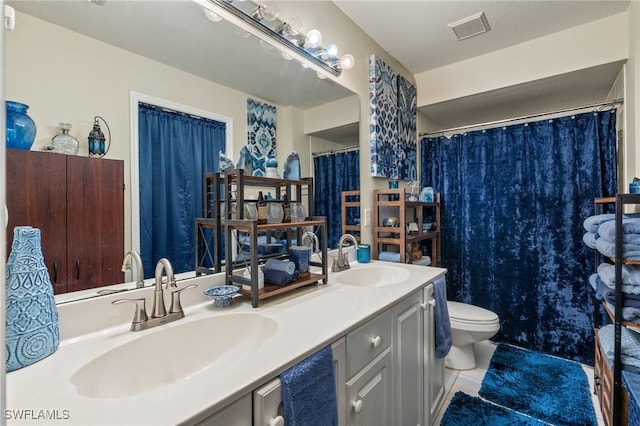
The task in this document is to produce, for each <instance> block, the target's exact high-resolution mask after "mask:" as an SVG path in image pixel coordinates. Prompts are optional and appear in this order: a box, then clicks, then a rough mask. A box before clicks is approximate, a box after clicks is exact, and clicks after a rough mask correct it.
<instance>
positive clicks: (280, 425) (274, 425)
mask: <svg viewBox="0 0 640 426" xmlns="http://www.w3.org/2000/svg"><path fill="white" fill-rule="evenodd" d="M269 426H284V417H282V416H276V417H275V418H273V419H271V420H269Z"/></svg>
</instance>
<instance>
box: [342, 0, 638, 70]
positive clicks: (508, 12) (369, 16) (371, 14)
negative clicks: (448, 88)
mask: <svg viewBox="0 0 640 426" xmlns="http://www.w3.org/2000/svg"><path fill="white" fill-rule="evenodd" d="M334 3H335V4H336V5H337V6H338V7H339V8H340V9H342V11H343V12H344V13H345V14H346V15H347V16H349V18H351V20H352V21H353V22H355V23H356V24H357V25H358V26H359V27H360V28H362V29H363V30H364V31H365V32H366V33H368V34H369V35H370V36H371V38H373V39H374V40H375V41H376V42H377V43H378V44H379V45H380V46H381V47H382V48H383V49H384V50H385V51H387V52H388V53H389V54H390V55H391V56H393V57H394V58H395V59H397V60H398V61H399V62H400V63H401V64H403V65H404V66H405V67H406V68H407V69H408V70H409V71H411V72H412V73H413V74H418V73H421V72H424V71H427V70H430V69H433V68H437V67H441V66H443V65H448V64H451V63H454V62H459V61H462V60H465V59H469V58H472V57H475V56H480V55H483V54H486V53H489V52H492V51H495V50H498V49H503V48H506V47H509V46H513V45H516V44H519V43H523V42H526V41H528V40H532V39H535V38H538V37H541V36H544V35H547V34H552V33H555V32H558V31H562V30H564V29H567V28H571V27H575V26H577V25H580V24H584V23H587V22H591V21H595V20H598V19H601V18H604V17H607V16H611V15H615V14H618V13H621V12H624V11H626V10H627V8H628V6H629V0H626V1H616V0H606V1H595V0H594V1H584V0H583V1H569V0H566V1H558V0H556V1H543V0H538V1H519V0H507V1H495V0H494V1H477V0H474V1H457V0H451V1H432V0H413V1H406V0H393V1H388V0H387V1H382V0H380V1H376V0H374V1H364V0H334ZM478 12H484V13H485V15H486V16H487V19H488V21H489V25H490V26H491V30H490V31H489V32H487V33H484V34H482V35H479V36H475V37H471V38H469V39H467V40H464V41H458V39H457V38H456V36H455V34H454V33H453V31H452V30H451V28H449V27H448V26H447V24H450V23H453V22H455V21H458V20H460V19H463V18H466V17H468V16H471V15H473V14H476V13H478Z"/></svg>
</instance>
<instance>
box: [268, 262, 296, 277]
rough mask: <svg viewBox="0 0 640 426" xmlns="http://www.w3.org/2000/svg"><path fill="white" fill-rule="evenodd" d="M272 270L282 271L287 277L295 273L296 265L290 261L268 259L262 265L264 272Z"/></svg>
mask: <svg viewBox="0 0 640 426" xmlns="http://www.w3.org/2000/svg"><path fill="white" fill-rule="evenodd" d="M267 269H273V270H275V271H284V272H286V273H287V274H289V275H293V273H294V272H295V271H296V265H295V263H293V262H292V261H290V260H278V259H269V260H267V261H266V262H265V263H264V270H265V271H266V270H267Z"/></svg>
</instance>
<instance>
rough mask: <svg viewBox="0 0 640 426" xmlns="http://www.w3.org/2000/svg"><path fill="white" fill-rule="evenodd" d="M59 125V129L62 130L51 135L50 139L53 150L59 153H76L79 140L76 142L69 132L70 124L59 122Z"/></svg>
mask: <svg viewBox="0 0 640 426" xmlns="http://www.w3.org/2000/svg"><path fill="white" fill-rule="evenodd" d="M59 127H60V130H62V134H61V135H56V136H54V137H53V139H51V143H52V145H53V149H54V151H55V152H59V153H61V154H69V155H78V149H79V148H80V142H78V139H76V138H74V137H73V136H71V135H70V134H69V130H71V124H69V123H60V124H59Z"/></svg>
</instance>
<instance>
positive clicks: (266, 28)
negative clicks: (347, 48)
mask: <svg viewBox="0 0 640 426" xmlns="http://www.w3.org/2000/svg"><path fill="white" fill-rule="evenodd" d="M196 1H198V2H199V3H201V4H203V5H204V7H205V9H208V6H206V3H210V4H213V5H215V6H217V9H219V11H218V10H215V13H216V14H217V15H220V16H222V17H223V18H225V19H228V20H231V21H232V22H236V21H240V22H241V23H242V24H246V25H247V26H250V27H251V30H249V31H250V32H251V33H252V34H254V35H257V34H256V33H259V34H260V37H261V36H266V37H268V38H269V39H271V40H273V41H274V42H275V43H276V44H273V43H271V42H270V41H268V43H269V44H272V45H273V46H280V47H281V49H280V50H281V51H282V56H283V58H285V59H287V60H290V59H291V58H294V57H296V58H297V59H298V60H300V61H307V62H309V63H311V64H313V65H314V66H315V69H316V71H317V72H320V71H318V68H320V69H321V70H322V72H328V73H330V74H332V75H334V76H336V77H337V76H339V75H340V74H341V73H342V70H345V69H350V68H352V67H353V65H354V58H353V56H352V55H349V54H346V55H344V56H343V57H342V58H340V59H338V49H337V47H336V46H335V45H330V46H327V48H326V49H324V48H323V47H322V33H320V31H318V30H316V29H312V30H310V31H308V32H307V33H306V35H305V34H304V33H302V32H301V29H302V21H301V20H300V18H298V17H295V16H294V17H291V18H290V19H288V20H286V21H285V20H282V19H279V18H278V13H277V10H276V9H275V8H274V7H273V6H271V5H267V4H266V3H264V2H262V1H260V2H257V1H255V0H244V1H243V0H196ZM306 68H308V66H307V67H306Z"/></svg>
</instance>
